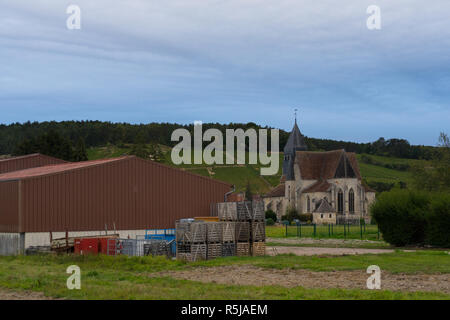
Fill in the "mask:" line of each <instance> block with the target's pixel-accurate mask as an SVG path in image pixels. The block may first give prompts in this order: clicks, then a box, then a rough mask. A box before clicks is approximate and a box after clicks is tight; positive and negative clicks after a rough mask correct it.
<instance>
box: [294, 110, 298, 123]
mask: <svg viewBox="0 0 450 320" xmlns="http://www.w3.org/2000/svg"><path fill="white" fill-rule="evenodd" d="M297 111H298V109H297V108H295V109H294V117H295V123H297Z"/></svg>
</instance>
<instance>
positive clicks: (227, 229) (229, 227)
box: [221, 221, 236, 243]
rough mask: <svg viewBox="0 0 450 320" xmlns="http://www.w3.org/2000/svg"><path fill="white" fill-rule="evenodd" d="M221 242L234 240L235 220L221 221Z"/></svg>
mask: <svg viewBox="0 0 450 320" xmlns="http://www.w3.org/2000/svg"><path fill="white" fill-rule="evenodd" d="M221 224H222V242H223V243H225V242H235V241H236V222H232V221H223V222H222V223H221Z"/></svg>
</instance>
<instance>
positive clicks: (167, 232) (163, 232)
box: [145, 229, 177, 255]
mask: <svg viewBox="0 0 450 320" xmlns="http://www.w3.org/2000/svg"><path fill="white" fill-rule="evenodd" d="M145 239H146V240H166V241H167V242H170V241H172V240H175V229H147V230H145ZM170 247H171V248H170V249H171V251H172V254H173V255H175V253H176V251H177V244H176V241H172V243H171V246H170Z"/></svg>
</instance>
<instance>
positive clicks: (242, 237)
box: [235, 221, 250, 242]
mask: <svg viewBox="0 0 450 320" xmlns="http://www.w3.org/2000/svg"><path fill="white" fill-rule="evenodd" d="M235 230H236V231H235V237H236V241H237V242H248V241H249V240H250V223H248V222H243V221H238V222H236V224H235Z"/></svg>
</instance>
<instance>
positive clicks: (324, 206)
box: [314, 199, 334, 213]
mask: <svg viewBox="0 0 450 320" xmlns="http://www.w3.org/2000/svg"><path fill="white" fill-rule="evenodd" d="M314 212H319V213H329V212H334V210H333V208H332V207H331V206H330V204H329V203H328V201H327V200H325V199H321V200H319V204H318V207H317V208H316V210H314Z"/></svg>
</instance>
